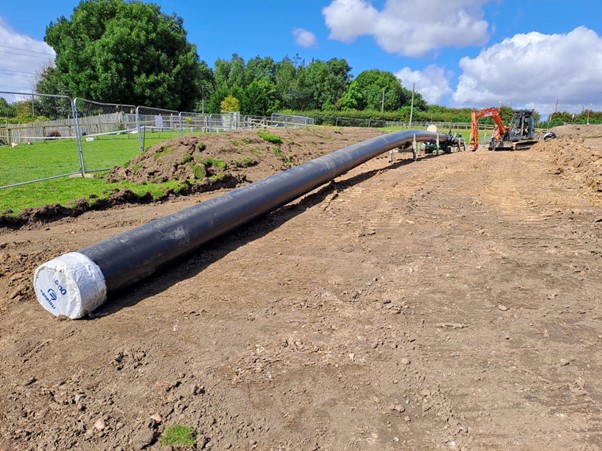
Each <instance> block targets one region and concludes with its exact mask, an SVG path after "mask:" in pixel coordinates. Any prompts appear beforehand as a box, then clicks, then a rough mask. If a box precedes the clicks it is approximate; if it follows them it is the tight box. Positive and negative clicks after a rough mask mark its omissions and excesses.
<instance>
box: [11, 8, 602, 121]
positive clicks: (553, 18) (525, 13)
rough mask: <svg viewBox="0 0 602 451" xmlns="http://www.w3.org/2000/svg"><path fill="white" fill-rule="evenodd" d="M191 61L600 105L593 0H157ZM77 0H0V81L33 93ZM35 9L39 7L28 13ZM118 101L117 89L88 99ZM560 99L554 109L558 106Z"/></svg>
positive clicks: (533, 102)
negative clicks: (176, 24) (175, 22)
mask: <svg viewBox="0 0 602 451" xmlns="http://www.w3.org/2000/svg"><path fill="white" fill-rule="evenodd" d="M154 3H157V4H159V5H160V6H161V8H162V10H163V12H165V13H168V14H171V13H176V14H177V15H179V16H180V17H182V18H183V19H184V27H185V29H186V30H187V31H188V39H189V41H190V42H192V43H193V44H195V45H196V46H197V50H198V54H199V59H201V60H203V61H205V62H207V63H208V64H209V66H211V67H213V65H214V62H215V60H216V59H218V58H222V59H230V57H231V56H232V54H233V53H236V54H238V55H239V56H241V57H242V58H244V59H245V61H247V60H248V59H250V58H253V57H255V56H261V57H267V56H269V57H272V58H274V59H275V60H276V61H279V60H281V59H282V58H283V57H285V56H289V57H291V58H293V57H295V56H296V55H298V56H299V57H300V58H301V59H302V60H304V61H305V62H306V63H308V62H310V61H311V60H312V59H319V60H328V59H330V58H344V59H345V60H347V62H348V63H349V65H350V66H351V67H352V73H353V75H354V76H357V75H358V74H359V73H360V72H362V71H364V70H368V69H380V70H387V71H390V72H392V73H394V74H396V75H397V76H398V77H399V78H400V79H401V82H402V84H403V86H405V87H406V88H408V89H411V88H412V85H413V84H414V85H415V86H416V90H417V91H419V92H420V93H421V94H422V95H423V97H424V98H425V99H426V100H427V101H428V102H429V103H436V104H441V105H448V106H468V107H477V108H478V107H485V106H499V105H500V104H501V105H508V106H511V107H513V108H519V107H529V108H536V109H537V111H539V112H540V113H541V114H542V115H544V116H545V115H547V114H549V113H550V112H553V111H554V110H555V109H556V108H558V110H560V111H571V112H580V111H582V110H583V109H584V108H585V109H587V108H592V109H593V110H595V111H602V37H601V36H600V31H601V24H602V3H600V1H599V0H573V1H571V2H567V1H566V0H546V1H544V0H539V1H537V0H522V1H518V0H298V1H288V0H255V1H249V0H228V1H226V2H216V1H203V0H196V1H192V0H189V1H186V0H179V1H177V0H157V1H155V2H154ZM78 4H79V1H75V0H62V1H55V2H49V1H48V0H28V1H27V2H16V1H13V0H0V91H19V92H30V91H31V90H32V88H33V84H34V82H33V80H34V79H35V74H36V72H39V70H40V69H41V68H42V67H43V66H44V65H45V64H49V63H51V62H52V59H53V51H52V49H50V48H49V47H48V46H46V44H44V43H43V38H44V34H45V29H46V27H47V26H48V25H49V24H50V22H52V21H54V20H56V19H57V18H58V17H60V16H63V15H64V16H65V17H67V18H69V17H70V15H71V13H72V11H73V8H75V7H76V6H77V5H78ZM32 12H35V13H32ZM95 100H106V101H118V99H95ZM556 103H558V107H557V106H556Z"/></svg>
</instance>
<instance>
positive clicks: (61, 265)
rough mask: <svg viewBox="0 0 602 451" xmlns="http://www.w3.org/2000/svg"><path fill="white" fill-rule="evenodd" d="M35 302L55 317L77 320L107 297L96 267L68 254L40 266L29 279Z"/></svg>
mask: <svg viewBox="0 0 602 451" xmlns="http://www.w3.org/2000/svg"><path fill="white" fill-rule="evenodd" d="M33 286H34V289H35V292H36V297H37V298H38V302H39V303H40V304H41V305H42V307H44V308H45V309H46V310H48V311H49V312H50V313H52V314H53V315H55V316H67V317H69V318H71V319H77V318H81V317H83V316H85V315H87V314H88V313H90V312H92V311H93V310H94V309H96V308H97V307H98V306H99V305H100V304H102V303H103V302H104V301H105V299H106V297H107V287H106V284H105V278H104V275H103V273H102V271H101V270H100V268H99V267H98V265H97V264H96V263H94V262H93V261H92V260H90V259H89V258H88V257H86V256H85V255H83V254H80V253H79V252H70V253H68V254H64V255H61V256H60V257H57V258H53V259H52V260H50V261H48V262H46V263H44V264H42V265H40V266H39V267H38V268H37V269H36V272H35V274H34V276H33Z"/></svg>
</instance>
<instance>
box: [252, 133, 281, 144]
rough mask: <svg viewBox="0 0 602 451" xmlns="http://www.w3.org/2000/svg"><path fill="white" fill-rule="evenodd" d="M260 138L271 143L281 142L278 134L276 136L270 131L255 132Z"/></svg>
mask: <svg viewBox="0 0 602 451" xmlns="http://www.w3.org/2000/svg"><path fill="white" fill-rule="evenodd" d="M257 134H258V135H259V137H260V138H261V139H264V140H266V141H267V142H271V143H272V144H282V138H281V137H280V136H276V135H274V134H272V133H268V132H263V131H261V132H257Z"/></svg>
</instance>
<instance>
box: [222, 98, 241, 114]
mask: <svg viewBox="0 0 602 451" xmlns="http://www.w3.org/2000/svg"><path fill="white" fill-rule="evenodd" d="M221 110H222V111H223V112H224V113H235V112H237V111H240V106H239V102H238V99H237V98H236V97H234V96H232V95H229V96H227V97H226V98H225V99H224V100H222V103H221Z"/></svg>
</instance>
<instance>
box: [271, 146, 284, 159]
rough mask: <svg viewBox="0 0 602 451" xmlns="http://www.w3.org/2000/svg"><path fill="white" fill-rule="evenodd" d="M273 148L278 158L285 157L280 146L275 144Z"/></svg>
mask: <svg viewBox="0 0 602 451" xmlns="http://www.w3.org/2000/svg"><path fill="white" fill-rule="evenodd" d="M272 150H273V151H274V155H276V156H277V157H278V158H283V156H282V152H281V151H280V149H279V148H278V147H276V146H274V147H272Z"/></svg>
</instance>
